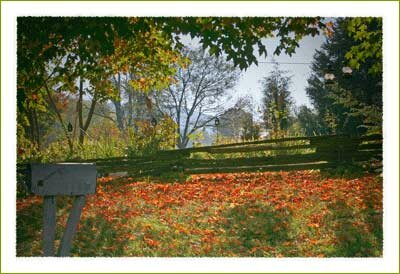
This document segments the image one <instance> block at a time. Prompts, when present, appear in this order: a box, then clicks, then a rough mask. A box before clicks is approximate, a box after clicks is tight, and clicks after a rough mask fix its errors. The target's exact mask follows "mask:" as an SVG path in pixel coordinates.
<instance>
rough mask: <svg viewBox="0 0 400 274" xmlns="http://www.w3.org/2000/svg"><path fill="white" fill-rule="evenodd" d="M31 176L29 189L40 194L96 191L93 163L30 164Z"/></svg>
mask: <svg viewBox="0 0 400 274" xmlns="http://www.w3.org/2000/svg"><path fill="white" fill-rule="evenodd" d="M31 176H32V185H31V191H32V192H33V193H35V194H37V195H41V196H55V195H71V196H72V195H73V196H76V195H86V194H93V193H95V191H96V166H95V165H94V164H86V163H84V164H82V163H60V164H31Z"/></svg>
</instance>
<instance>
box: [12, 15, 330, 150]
mask: <svg viewBox="0 0 400 274" xmlns="http://www.w3.org/2000/svg"><path fill="white" fill-rule="evenodd" d="M17 25H18V27H17V55H18V58H17V65H18V69H17V85H18V87H17V93H18V96H17V98H18V125H19V127H20V126H22V127H23V128H25V129H28V130H25V132H27V131H29V130H30V131H31V132H38V129H37V126H35V124H37V122H35V120H36V121H37V118H34V117H35V116H37V114H38V113H36V114H35V112H37V110H38V109H40V108H43V109H46V110H47V111H52V112H53V113H54V117H56V118H57V120H58V122H59V124H60V125H61V128H62V129H63V132H64V135H65V138H66V139H67V141H68V144H69V146H70V150H71V152H72V149H73V140H71V138H69V135H68V132H67V125H66V122H65V121H64V120H63V117H62V115H61V110H60V109H58V108H57V102H56V100H55V96H54V94H56V93H58V94H61V93H62V92H67V93H70V94H73V95H74V96H77V98H78V103H77V106H76V107H77V113H78V118H79V130H80V132H81V135H80V137H79V140H80V143H83V141H84V136H85V131H86V130H87V129H88V127H89V126H90V121H91V117H92V114H91V113H92V112H94V109H95V106H96V104H97V103H98V102H101V101H106V100H109V99H110V98H114V97H115V96H116V91H115V90H114V88H113V87H112V86H110V84H109V79H110V77H112V75H116V74H117V73H118V72H124V73H125V72H130V73H133V75H134V78H133V79H132V80H131V82H130V84H131V85H132V86H133V87H134V88H135V89H137V90H140V91H148V90H153V89H162V88H163V87H164V85H165V84H169V81H170V78H168V76H170V75H173V74H174V71H173V69H174V68H175V67H176V66H170V65H171V64H173V63H176V62H179V60H178V58H177V56H176V55H175V49H180V48H181V47H182V43H181V42H180V41H179V38H180V37H181V35H190V36H191V37H192V38H194V37H197V38H199V40H200V43H201V44H202V46H203V48H208V49H209V53H210V55H214V56H220V55H222V54H224V56H226V58H227V59H228V60H232V62H233V64H234V65H235V66H238V67H239V68H241V69H245V68H247V67H248V66H250V65H251V64H257V59H256V57H255V55H254V51H253V47H257V49H258V52H259V54H260V55H265V56H266V54H267V51H266V45H265V44H264V43H263V40H261V39H262V38H268V37H273V36H275V35H277V36H278V37H281V39H280V44H279V45H278V46H277V48H276V49H275V51H274V53H276V54H279V53H280V52H282V51H284V52H286V53H288V54H292V53H293V52H294V51H295V48H296V47H298V42H299V41H300V39H301V38H302V37H304V36H306V35H317V34H318V33H319V32H320V30H321V29H324V28H325V24H324V23H323V22H322V21H321V18H314V17H307V18H289V17H288V18H282V17H281V18H279V17H265V18H260V17H258V18H248V17H225V18H222V17H197V18H195V17H169V18H162V17H157V18H149V17H140V18H128V17H19V18H18V19H17ZM264 41H265V40H264ZM160 49H161V51H160ZM84 97H88V98H91V100H92V107H91V108H90V109H89V112H88V113H87V116H86V117H83V114H82V111H81V110H82V101H83V100H82V98H84ZM79 113H80V114H79ZM21 134H25V133H21ZM33 135H37V136H39V135H38V134H37V133H36V134H33ZM33 135H32V136H33ZM36 139H40V137H36ZM32 140H33V141H34V139H32ZM35 142H37V140H36V141H35Z"/></svg>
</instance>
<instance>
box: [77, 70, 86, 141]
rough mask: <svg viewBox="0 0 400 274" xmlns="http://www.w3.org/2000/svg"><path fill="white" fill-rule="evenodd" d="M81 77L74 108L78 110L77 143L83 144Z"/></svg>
mask: <svg viewBox="0 0 400 274" xmlns="http://www.w3.org/2000/svg"><path fill="white" fill-rule="evenodd" d="M82 105H83V79H82V77H80V79H79V99H78V101H77V103H76V108H77V111H78V125H79V128H78V131H79V144H81V145H83V141H84V139H85V132H84V131H83V106H82Z"/></svg>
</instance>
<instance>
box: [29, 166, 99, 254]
mask: <svg viewBox="0 0 400 274" xmlns="http://www.w3.org/2000/svg"><path fill="white" fill-rule="evenodd" d="M31 191H32V192H33V193H35V194H37V195H41V196H44V197H43V198H44V199H43V203H44V204H43V209H44V212H43V253H44V256H56V254H55V250H54V240H55V232H56V196H57V195H68V196H75V200H74V203H73V206H72V209H71V212H70V215H69V218H68V221H67V227H66V229H65V231H64V235H63V237H62V240H61V244H60V248H59V250H58V256H62V257H63V256H69V251H70V248H71V244H72V239H73V237H74V234H75V231H76V228H77V226H78V222H79V218H80V215H81V212H82V208H83V206H84V205H85V195H87V194H93V193H95V191H96V166H95V165H94V164H90V163H84V164H83V163H60V164H31Z"/></svg>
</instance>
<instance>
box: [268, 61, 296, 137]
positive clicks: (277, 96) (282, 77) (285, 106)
mask: <svg viewBox="0 0 400 274" xmlns="http://www.w3.org/2000/svg"><path fill="white" fill-rule="evenodd" d="M261 84H262V93H263V109H264V117H263V118H264V123H265V127H266V129H267V130H269V131H270V133H271V135H272V136H273V137H278V136H283V135H284V131H285V130H286V129H287V128H288V127H289V115H290V108H291V105H292V98H291V95H290V85H291V76H288V75H287V71H282V70H280V69H279V66H278V65H277V64H276V65H275V66H274V70H273V71H272V72H271V73H270V74H269V75H268V76H267V77H265V78H264V79H263V80H262V82H261Z"/></svg>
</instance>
